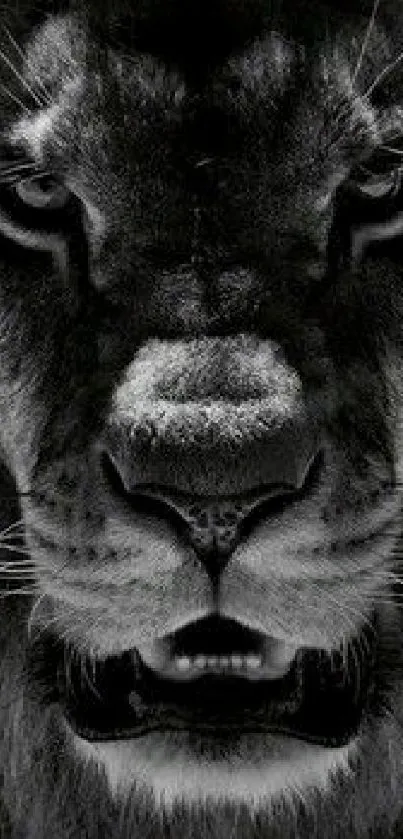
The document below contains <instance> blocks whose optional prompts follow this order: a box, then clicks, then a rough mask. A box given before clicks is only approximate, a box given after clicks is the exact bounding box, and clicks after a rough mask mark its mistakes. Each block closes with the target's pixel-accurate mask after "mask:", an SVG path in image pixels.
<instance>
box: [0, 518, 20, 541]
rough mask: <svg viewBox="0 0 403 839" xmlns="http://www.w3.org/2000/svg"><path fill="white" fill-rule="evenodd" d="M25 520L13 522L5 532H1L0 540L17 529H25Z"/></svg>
mask: <svg viewBox="0 0 403 839" xmlns="http://www.w3.org/2000/svg"><path fill="white" fill-rule="evenodd" d="M23 525H24V519H17V521H13V522H12V524H9V525H8V526H7V527H5V528H4V529H3V530H1V531H0V538H1V537H2V536H4V535H5V534H6V533H9V532H10V531H11V530H14V529H15V528H17V527H23Z"/></svg>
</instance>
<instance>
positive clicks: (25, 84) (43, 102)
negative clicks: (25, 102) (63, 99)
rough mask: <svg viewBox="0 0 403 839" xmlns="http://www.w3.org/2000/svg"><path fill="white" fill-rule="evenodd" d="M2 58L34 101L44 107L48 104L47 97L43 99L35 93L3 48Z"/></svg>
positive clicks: (1, 51) (0, 52)
mask: <svg viewBox="0 0 403 839" xmlns="http://www.w3.org/2000/svg"><path fill="white" fill-rule="evenodd" d="M0 58H1V60H2V61H4V63H5V64H6V65H7V67H9V68H10V70H11V72H12V73H13V74H14V76H15V77H16V79H18V81H19V82H20V83H21V84H22V86H23V87H24V88H25V90H27V91H28V93H29V94H30V96H31V97H32V99H33V100H34V102H36V104H37V105H39V107H40V108H43V107H44V106H45V105H47V104H48V103H47V101H46V99H41V98H40V97H39V96H38V94H37V93H35V91H34V90H33V88H32V87H31V85H30V84H28V82H27V80H26V79H24V76H23V75H21V73H20V72H19V71H18V70H17V68H16V67H14V64H13V62H12V61H11V60H10V59H9V58H8V56H7V55H6V54H5V52H3V50H0Z"/></svg>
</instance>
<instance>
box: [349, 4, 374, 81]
mask: <svg viewBox="0 0 403 839" xmlns="http://www.w3.org/2000/svg"><path fill="white" fill-rule="evenodd" d="M379 4H380V0H375V2H374V5H373V7H372V14H371V17H370V20H369V23H368V26H367V29H366V32H365V36H364V40H363V43H362V47H361V51H360V54H359V56H358V61H357V64H356V67H355V70H354V73H353V76H352V79H351V82H352V84H353V85H354V84H355V82H356V80H357V77H358V74H359V72H360V70H361V66H362V62H363V60H364V57H365V53H366V49H367V46H368V43H369V40H370V37H371V35H372V30H373V28H374V25H375V19H376V16H377V14H378V9H379Z"/></svg>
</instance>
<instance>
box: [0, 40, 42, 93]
mask: <svg viewBox="0 0 403 839" xmlns="http://www.w3.org/2000/svg"><path fill="white" fill-rule="evenodd" d="M3 30H4V32H5V33H6V35H7V37H8V39H9V41H10V43H11V44H12V45H13V47H14V49H15V50H16V51H17V53H18V55H19V56H20V58H21V60H22V61H23V62H24V63H25V64H26V65H27V67H28V70H30V71H31V73H32V75H33V77H34V79H35V82H36V84H37V85H38V87H39V88H41V90H42V92H43V93H44V95H45V97H46V100H47V102H48V103H49V105H51V104H52V97H51V95H50V93H49V91H48V89H47V87H46V85H45V84H44V83H43V81H42V79H40V78H39V76H38V73H37V72H36V71H35V69H34V67H33V66H32V64H31V62H30V61H29V58H28V56H27V54H26V53H25V52H24V50H23V49H21V47H20V45H19V44H18V43H17V41H16V40H15V38H13V36H12V34H11V32H10V30H9V28H8V26H6V25H5V24H4V25H3Z"/></svg>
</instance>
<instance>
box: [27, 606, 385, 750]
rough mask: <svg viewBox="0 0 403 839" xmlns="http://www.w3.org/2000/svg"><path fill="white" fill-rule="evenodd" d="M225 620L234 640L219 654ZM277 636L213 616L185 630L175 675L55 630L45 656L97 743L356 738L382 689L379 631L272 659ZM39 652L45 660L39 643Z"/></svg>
mask: <svg viewBox="0 0 403 839" xmlns="http://www.w3.org/2000/svg"><path fill="white" fill-rule="evenodd" d="M218 623H220V627H219V629H220V635H221V638H222V637H223V633H222V631H223V629H224V628H225V632H224V638H226V639H227V642H228V643H224V644H221V647H222V649H221V648H220V651H219V652H218V651H217V638H218V637H220V635H219V634H218V633H217V629H218V626H217V624H218ZM224 624H226V627H224ZM231 636H232V638H231ZM230 638H231V644H232V647H231V648H230V646H229V643H230ZM202 639H203V641H204V651H203V650H202V647H201V645H200V644H201V641H202ZM214 639H215V641H216V645H215V647H214ZM274 643H275V642H274V639H268V638H263V636H259V634H258V633H253V632H250V631H249V630H248V629H247V628H246V627H241V626H240V625H239V624H237V623H236V622H234V621H231V622H230V621H224V620H223V619H222V618H214V617H213V618H206V619H203V620H201V621H198V622H197V623H196V624H194V625H192V626H190V627H188V628H186V629H185V630H184V631H183V632H182V634H180V633H179V634H178V636H177V638H176V639H175V644H174V646H173V648H172V649H173V650H175V652H173V655H172V657H171V661H172V662H173V670H172V669H171V670H170V671H169V672H166V673H164V672H161V671H156V670H154V669H153V668H151V667H150V666H149V665H147V664H146V663H145V661H144V660H143V659H142V658H141V656H140V654H139V653H138V651H137V650H135V649H133V650H129V651H126V652H124V653H123V654H121V655H116V656H108V657H107V658H105V659H103V660H97V661H94V660H90V659H86V658H85V657H83V656H81V655H80V654H79V653H78V652H77V651H76V650H74V649H72V648H71V647H67V646H66V645H64V644H63V643H62V642H60V641H55V639H52V638H50V637H47V638H45V639H43V641H42V644H45V645H46V646H47V649H46V650H45V651H43V652H42V654H41V655H40V658H41V660H42V661H45V660H46V661H47V662H49V661H52V662H53V674H52V680H53V683H54V684H57V691H56V696H55V699H56V700H57V702H58V704H59V705H60V706H61V708H62V711H63V713H64V716H65V717H66V719H67V721H68V722H69V724H70V726H71V727H72V729H73V730H74V731H75V732H76V733H77V734H78V735H80V736H81V737H83V738H85V739H87V740H90V741H97V740H98V741H105V740H116V739H125V738H133V737H139V736H142V735H144V734H147V733H148V732H151V731H180V730H190V731H192V732H196V731H199V732H203V731H204V732H206V731H209V732H210V734H211V733H216V734H217V735H220V736H222V735H224V734H226V733H227V734H228V735H230V736H237V735H241V734H243V733H248V732H258V731H259V732H281V733H282V734H289V735H290V736H294V737H298V738H300V739H304V740H307V741H310V742H315V743H319V744H322V745H324V746H333V747H337V746H342V745H344V744H346V743H347V742H349V740H350V739H351V738H352V737H353V736H354V734H355V733H356V732H357V731H358V729H359V726H360V723H361V720H362V717H363V714H364V713H365V709H366V707H367V705H368V702H369V699H370V697H371V695H372V693H373V690H372V689H373V681H374V680H373V673H374V665H375V657H376V631H375V629H374V628H371V629H369V628H368V626H366V627H365V628H363V629H362V630H361V632H360V633H359V635H357V636H356V637H355V638H352V639H350V640H349V643H348V644H347V643H346V644H344V645H343V646H341V647H340V648H339V649H334V650H332V651H331V652H326V651H324V650H319V649H306V648H299V649H295V653H294V654H292V652H291V650H289V660H288V663H287V662H286V657H284V659H283V661H282V662H281V663H280V664H279V661H278V659H277V664H276V666H274V667H273V656H272V655H271V653H270V649H271V647H270V644H274ZM225 648H226V649H225ZM268 650H269V652H267V651H268ZM35 656H36V663H37V662H38V651H37V650H36V653H35ZM276 667H277V669H276ZM175 668H176V669H175ZM37 675H38V674H37ZM49 678H50V676H49V670H48V672H47V679H48V680H49Z"/></svg>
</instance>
